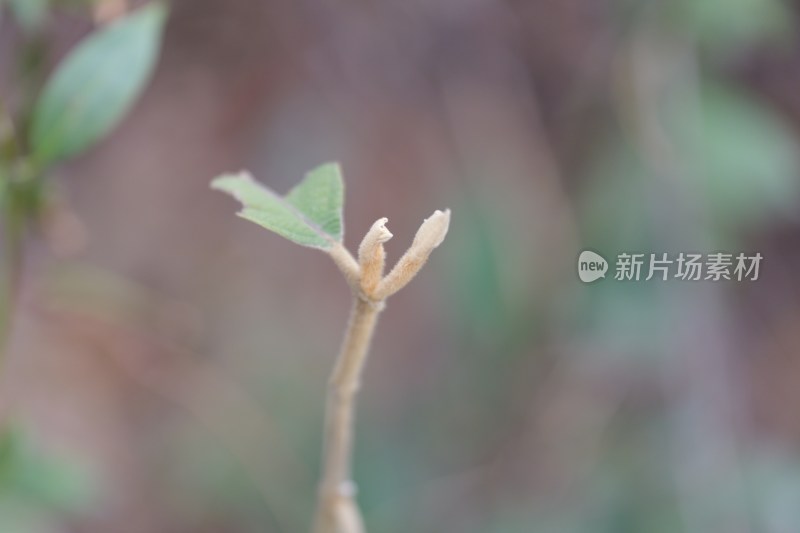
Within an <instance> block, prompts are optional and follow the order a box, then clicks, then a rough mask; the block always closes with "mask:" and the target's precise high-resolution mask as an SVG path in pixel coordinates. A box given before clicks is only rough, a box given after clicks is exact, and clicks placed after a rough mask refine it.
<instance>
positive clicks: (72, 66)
mask: <svg viewBox="0 0 800 533" xmlns="http://www.w3.org/2000/svg"><path fill="white" fill-rule="evenodd" d="M166 15H167V10H166V7H165V6H164V5H162V4H160V3H155V4H151V5H148V6H146V7H143V8H141V9H139V10H137V11H136V12H134V13H133V14H131V15H129V16H127V17H125V18H124V19H122V20H120V21H117V22H115V23H113V24H112V25H110V26H108V27H107V28H103V29H101V30H98V31H96V32H95V33H93V34H91V35H89V36H88V37H87V38H86V39H84V40H83V41H82V42H81V43H80V44H79V45H78V46H77V47H76V48H75V49H74V50H73V51H72V52H71V53H70V55H69V56H68V57H67V58H66V59H65V60H64V61H63V62H62V63H61V64H60V65H59V67H58V68H57V69H56V72H55V73H54V74H53V76H52V77H51V78H50V80H49V81H48V82H47V84H46V86H45V88H44V91H43V93H42V96H41V98H40V100H39V101H38V102H37V104H36V107H35V109H34V116H33V125H32V128H31V139H30V143H31V146H32V149H33V152H34V155H35V157H36V158H37V159H38V161H39V162H40V163H43V164H47V163H52V162H54V161H57V160H59V159H64V158H67V157H71V156H74V155H76V154H78V153H79V152H81V151H83V150H85V149H87V148H88V147H89V146H91V145H92V144H93V143H95V142H96V141H98V140H99V139H100V138H101V137H103V136H104V135H105V134H106V133H108V132H109V131H110V130H111V129H112V128H113V127H114V126H115V125H116V124H117V123H118V122H119V121H120V120H121V119H122V117H123V116H124V115H125V114H126V113H127V111H128V110H129V109H130V107H131V106H132V105H133V103H134V101H135V100H136V98H137V97H138V96H139V94H140V93H141V91H142V89H143V88H144V86H145V84H146V83H147V81H148V80H149V78H150V76H151V74H152V72H153V69H154V66H155V63H156V59H157V57H158V52H159V48H160V43H161V34H162V29H163V26H164V22H165V20H166Z"/></svg>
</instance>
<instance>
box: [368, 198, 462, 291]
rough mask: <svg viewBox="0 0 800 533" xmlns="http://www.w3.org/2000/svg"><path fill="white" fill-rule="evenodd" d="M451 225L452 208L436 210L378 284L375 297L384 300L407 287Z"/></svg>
mask: <svg viewBox="0 0 800 533" xmlns="http://www.w3.org/2000/svg"><path fill="white" fill-rule="evenodd" d="M449 227H450V210H449V209H445V210H444V211H439V210H436V211H435V212H434V213H433V214H432V215H431V216H430V217H428V218H426V219H425V221H424V222H423V223H422V225H421V226H420V227H419V229H418V230H417V234H416V235H415V236H414V241H413V242H412V243H411V246H410V247H409V248H408V250H407V251H406V253H405V254H403V257H401V258H400V260H399V261H398V262H397V264H396V265H395V266H394V268H393V269H392V270H391V272H389V274H387V276H386V277H385V278H383V280H382V281H381V282H380V283H379V284H378V286H377V288H376V289H375V292H374V293H373V297H374V298H375V299H376V300H383V299H385V298H387V297H388V296H391V295H392V294H394V293H396V292H397V291H399V290H400V289H402V288H403V287H405V286H406V285H407V284H408V282H409V281H411V280H412V279H413V278H414V276H416V275H417V272H419V269H420V268H422V265H424V264H425V262H426V261H427V260H428V257H429V256H430V255H431V252H432V251H433V249H434V248H436V247H437V246H439V245H440V244H442V241H444V238H445V236H446V235H447V230H448V228H449Z"/></svg>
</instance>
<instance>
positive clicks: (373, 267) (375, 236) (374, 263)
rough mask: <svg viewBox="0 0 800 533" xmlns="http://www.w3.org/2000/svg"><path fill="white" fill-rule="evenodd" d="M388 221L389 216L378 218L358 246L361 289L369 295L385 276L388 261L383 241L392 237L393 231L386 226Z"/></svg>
mask: <svg viewBox="0 0 800 533" xmlns="http://www.w3.org/2000/svg"><path fill="white" fill-rule="evenodd" d="M388 221H389V219H388V218H381V219H378V220H376V221H375V223H374V224H373V225H372V227H371V228H370V229H369V231H368V232H367V234H366V235H365V236H364V240H362V241H361V244H360V245H359V247H358V263H359V266H360V267H361V290H362V291H363V292H364V294H366V295H367V296H372V293H373V292H374V290H375V287H377V286H378V283H379V282H380V280H381V276H383V267H384V264H385V263H386V251H385V250H384V249H383V243H385V242H386V241H388V240H389V239H391V238H392V233H391V232H390V231H389V230H388V229H387V228H386V223H387V222H388Z"/></svg>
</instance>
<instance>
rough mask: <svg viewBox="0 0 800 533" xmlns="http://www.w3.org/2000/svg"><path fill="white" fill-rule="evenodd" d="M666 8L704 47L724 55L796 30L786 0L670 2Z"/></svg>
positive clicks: (694, 0) (686, 0)
mask: <svg viewBox="0 0 800 533" xmlns="http://www.w3.org/2000/svg"><path fill="white" fill-rule="evenodd" d="M665 7H666V9H668V10H669V11H670V13H671V15H672V18H673V20H674V21H676V22H677V23H678V24H680V25H681V27H682V29H683V30H686V31H688V32H689V33H690V34H691V35H692V36H693V37H694V38H695V39H696V40H697V42H698V43H699V44H700V45H701V46H702V47H703V48H705V49H708V50H711V51H713V52H716V53H721V54H726V53H731V52H737V51H739V50H741V49H742V48H747V47H752V46H754V45H756V44H758V43H759V42H761V41H771V40H777V39H780V38H782V37H784V36H786V35H788V34H790V32H791V28H792V22H791V20H792V13H791V11H790V9H789V8H788V6H787V5H786V2H784V1H783V0H670V2H667V3H666V4H665Z"/></svg>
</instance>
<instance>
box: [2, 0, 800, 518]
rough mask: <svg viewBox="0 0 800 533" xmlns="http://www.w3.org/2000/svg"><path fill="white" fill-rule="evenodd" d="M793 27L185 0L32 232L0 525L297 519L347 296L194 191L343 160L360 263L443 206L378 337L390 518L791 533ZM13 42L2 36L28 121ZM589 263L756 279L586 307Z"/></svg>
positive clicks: (5, 69)
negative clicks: (362, 246)
mask: <svg viewBox="0 0 800 533" xmlns="http://www.w3.org/2000/svg"><path fill="white" fill-rule="evenodd" d="M75 4H76V3H75V2H72V3H70V4H69V5H61V4H59V3H58V2H56V3H55V4H54V5H53V6H52V8H51V13H50V16H49V18H48V22H47V25H46V27H45V33H44V34H45V35H46V37H47V39H48V40H49V42H50V43H51V46H50V49H49V50H50V52H49V54H50V55H49V56H48V61H49V62H50V63H52V64H55V62H56V61H57V60H58V58H59V57H61V56H63V55H64V54H65V53H66V52H67V50H68V49H69V48H70V47H71V46H72V45H74V44H75V43H76V42H77V41H78V40H79V39H80V38H81V36H83V35H84V34H85V33H86V32H87V31H88V30H89V29H90V28H91V26H92V24H93V23H92V18H91V8H90V7H87V6H82V5H75ZM136 5H138V3H137V4H136ZM129 7H130V6H129ZM798 7H800V5H799V4H798V3H797V2H780V1H778V0H701V1H697V0H675V1H656V0H650V1H648V0H639V1H635V0H605V1H601V0H562V1H555V0H522V1H513V0H467V1H464V0H462V1H456V0H437V1H433V2H418V1H413V0H406V1H395V0H380V1H370V0H340V1H321V0H302V1H297V2H274V1H268V0H228V1H225V2H222V1H212V0H175V1H174V2H172V4H171V16H170V19H169V23H168V25H167V30H166V35H165V42H164V47H163V51H162V55H161V58H160V62H159V66H158V69H157V72H156V75H155V77H154V80H153V82H152V83H151V84H150V86H149V88H148V89H147V91H146V92H145V94H144V96H143V97H142V98H141V99H140V100H139V101H138V103H137V104H136V106H135V108H134V110H133V112H132V113H131V114H130V115H129V116H128V117H127V118H126V119H125V121H124V122H123V124H122V125H121V126H120V127H119V128H117V129H116V130H115V131H114V133H113V134H112V135H111V136H110V137H108V138H106V139H105V140H104V141H103V142H102V143H101V144H100V145H98V146H97V147H95V149H93V150H92V151H91V152H90V153H88V154H86V155H84V156H81V157H80V158H78V159H74V160H72V161H69V162H67V163H65V164H63V165H61V166H60V167H59V168H58V170H57V172H56V173H55V175H54V176H52V178H51V179H52V180H53V182H54V183H56V185H57V187H56V188H57V190H58V191H59V193H60V195H61V201H62V203H63V206H62V211H60V212H59V215H58V216H56V217H55V219H54V220H52V221H51V223H49V224H45V225H44V226H43V227H41V228H40V229H39V230H38V231H37V232H36V233H35V234H33V235H31V236H30V237H29V240H28V245H27V247H26V257H25V269H24V275H23V284H22V287H23V289H22V294H21V301H20V303H19V305H18V307H17V309H16V310H15V313H14V322H13V325H14V327H13V335H12V341H11V344H10V346H9V349H8V350H7V352H8V353H7V356H6V358H5V361H4V364H3V371H2V382H1V383H2V385H0V413H2V416H3V423H4V424H6V425H8V426H9V427H14V428H15V431H16V432H17V434H18V435H20V436H19V437H15V441H14V442H13V443H7V445H6V446H5V448H3V449H4V450H6V452H7V453H6V455H8V456H9V457H12V456H13V457H14V461H16V466H13V467H7V468H6V469H5V471H11V472H13V473H14V475H7V476H6V477H5V478H4V477H3V474H2V472H4V470H3V468H2V464H3V459H2V457H3V454H0V531H2V532H9V533H50V532H53V533H55V532H59V533H61V532H65V533H66V532H69V533H100V532H110V531H111V532H114V533H128V532H130V533H151V532H152V533H216V532H220V533H221V532H227V533H233V532H256V531H259V532H266V531H269V532H273V531H274V532H290V531H303V530H306V529H307V527H308V524H309V521H310V511H311V508H312V504H313V499H314V491H315V484H316V478H317V474H318V467H319V452H320V437H321V419H322V406H323V399H324V387H325V382H326V379H327V374H328V372H329V371H330V368H331V366H332V364H333V358H334V356H335V354H336V350H337V348H338V344H339V342H340V336H341V331H342V329H343V326H344V324H345V321H346V318H347V308H348V305H349V294H348V291H347V287H346V285H345V283H344V282H343V281H342V280H341V279H340V275H339V273H338V272H337V271H336V268H335V267H334V266H333V264H332V263H331V262H330V261H329V260H328V259H327V258H326V257H325V256H324V255H323V254H320V253H318V252H315V251H313V250H309V249H304V248H301V247H298V246H295V245H292V244H291V243H288V242H286V241H284V240H283V239H281V238H280V237H277V236H276V235H274V234H271V233H269V232H266V231H264V230H263V229H261V228H259V227H257V226H255V225H253V224H249V223H247V222H245V221H243V220H241V219H239V218H237V217H235V216H234V211H235V209H236V206H235V204H234V202H232V201H231V200H230V199H228V198H226V197H224V196H223V195H221V194H218V193H214V192H212V191H211V190H209V188H208V183H209V181H210V180H211V179H212V178H213V177H214V176H215V175H217V174H218V173H220V172H224V171H232V170H239V169H242V168H247V169H250V170H251V171H252V172H253V174H254V175H255V176H256V177H257V178H258V179H260V180H261V181H263V182H264V183H266V184H268V185H269V186H270V187H272V188H274V189H275V190H277V191H280V192H284V191H286V190H288V189H289V188H290V187H291V186H292V185H293V184H294V183H296V182H297V181H298V180H299V179H300V178H301V176H302V175H303V174H304V173H305V172H306V171H307V170H309V169H311V168H313V167H315V166H316V165H318V164H320V163H322V162H325V161H328V160H339V161H341V162H342V165H343V169H344V172H345V180H346V187H347V188H346V202H345V221H346V236H345V239H346V244H347V245H348V246H349V247H350V248H351V249H354V248H355V247H356V246H357V244H358V241H359V240H360V237H361V236H362V235H363V233H364V232H365V231H366V229H367V228H368V227H369V225H370V224H371V223H372V222H373V221H374V220H375V219H377V218H379V217H381V216H386V217H388V218H389V225H388V226H389V228H390V229H391V231H392V233H393V234H394V235H395V238H394V239H393V240H392V241H391V242H390V243H388V253H389V255H390V257H389V262H390V263H391V262H393V261H394V260H396V258H397V257H399V255H400V254H401V253H402V251H403V250H404V249H405V247H406V246H407V245H408V243H409V242H410V241H411V238H412V237H413V234H414V231H415V230H416V228H417V226H418V225H419V223H420V222H421V221H422V219H423V218H424V217H426V216H428V215H429V214H430V213H431V212H433V210H434V209H437V208H444V207H450V208H451V209H452V210H453V218H452V223H451V226H450V235H449V236H448V238H447V240H446V241H445V243H444V244H443V245H442V247H441V248H440V249H439V250H437V251H436V252H435V253H434V254H433V256H432V258H431V261H430V264H429V265H427V266H426V268H425V269H424V270H423V271H422V274H421V275H420V276H419V278H418V279H416V280H414V282H413V283H412V284H411V285H409V287H408V288H407V289H406V290H404V291H402V292H401V293H400V294H399V295H398V296H396V297H395V298H393V299H392V300H391V301H390V302H389V305H388V308H387V311H386V312H385V313H384V315H383V317H382V322H381V323H380V324H379V328H378V332H377V336H376V339H375V342H374V345H373V351H372V356H371V360H370V363H369V367H368V370H367V375H366V377H365V386H364V389H363V392H362V396H361V397H360V402H359V424H358V442H357V450H356V462H355V470H356V480H357V482H358V483H359V489H360V490H359V500H360V501H361V503H362V504H363V508H364V512H365V516H366V521H367V525H368V529H369V531H371V532H407V531H413V532H419V533H423V532H436V533H449V532H453V533H456V532H458V533H473V532H474V533H478V532H481V533H484V532H485V533H488V532H492V533H539V532H542V533H551V532H552V533H561V532H565V533H566V532H570V533H573V532H575V533H578V532H592V533H603V532H609V533H612V532H613V533H625V532H631V533H634V532H635V533H640V532H647V533H661V532H663V533H667V532H669V533H676V532H687V533H713V532H720V533H737V532H742V533H745V532H752V533H760V532H765V533H792V532H798V531H800V455H798V454H799V453H800V352H798V343H800V285H798V281H797V274H796V272H797V268H798V266H800V248H798V244H799V243H800V226H799V225H798V220H799V217H798V215H800V204H798V198H800V197H798V194H797V193H798V185H800V181H799V180H800V165H799V164H798V156H799V155H800V151H798V149H797V148H798V139H797V133H798V132H797V128H798V124H800V122H799V121H800V90H799V89H800V26H798V21H797V16H798ZM24 41H25V36H24V34H23V32H21V31H20V28H19V27H18V24H17V23H16V22H15V20H14V19H13V17H10V16H7V13H4V16H3V18H2V22H0V91H2V95H3V98H4V100H8V101H10V102H14V101H15V99H19V98H20V93H21V92H22V91H24V90H25V89H24V88H23V87H20V85H19V84H18V83H17V77H16V76H17V75H16V70H15V67H14V65H15V64H16V63H15V61H16V58H17V54H18V52H19V49H20V47H21V46H23V44H24ZM584 248H591V249H594V250H597V251H599V252H600V253H601V254H603V255H604V256H605V257H607V258H609V259H610V258H612V257H614V256H615V255H616V254H617V253H619V252H621V251H637V252H642V253H651V252H654V253H655V252H671V253H672V252H679V251H686V252H688V251H701V252H713V251H718V250H728V251H730V252H739V251H744V252H756V251H758V252H760V253H761V254H762V255H763V256H764V262H763V264H762V269H761V276H760V279H759V280H758V281H755V282H734V281H731V282H714V283H712V282H694V283H692V282H681V281H669V282H657V281H649V282H644V281H642V282H638V283H637V282H627V283H623V282H616V281H614V280H613V279H611V278H612V277H613V276H609V277H608V278H607V279H605V280H602V281H599V282H597V283H596V284H592V285H583V284H581V283H580V281H579V280H578V278H577V275H576V270H575V269H576V259H577V255H578V253H579V252H580V250H582V249H584ZM9 450H10V451H9ZM9 461H10V460H9ZM19 464H21V465H22V466H19ZM20 472H22V473H20ZM3 479H6V482H5V483H4V482H3Z"/></svg>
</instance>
